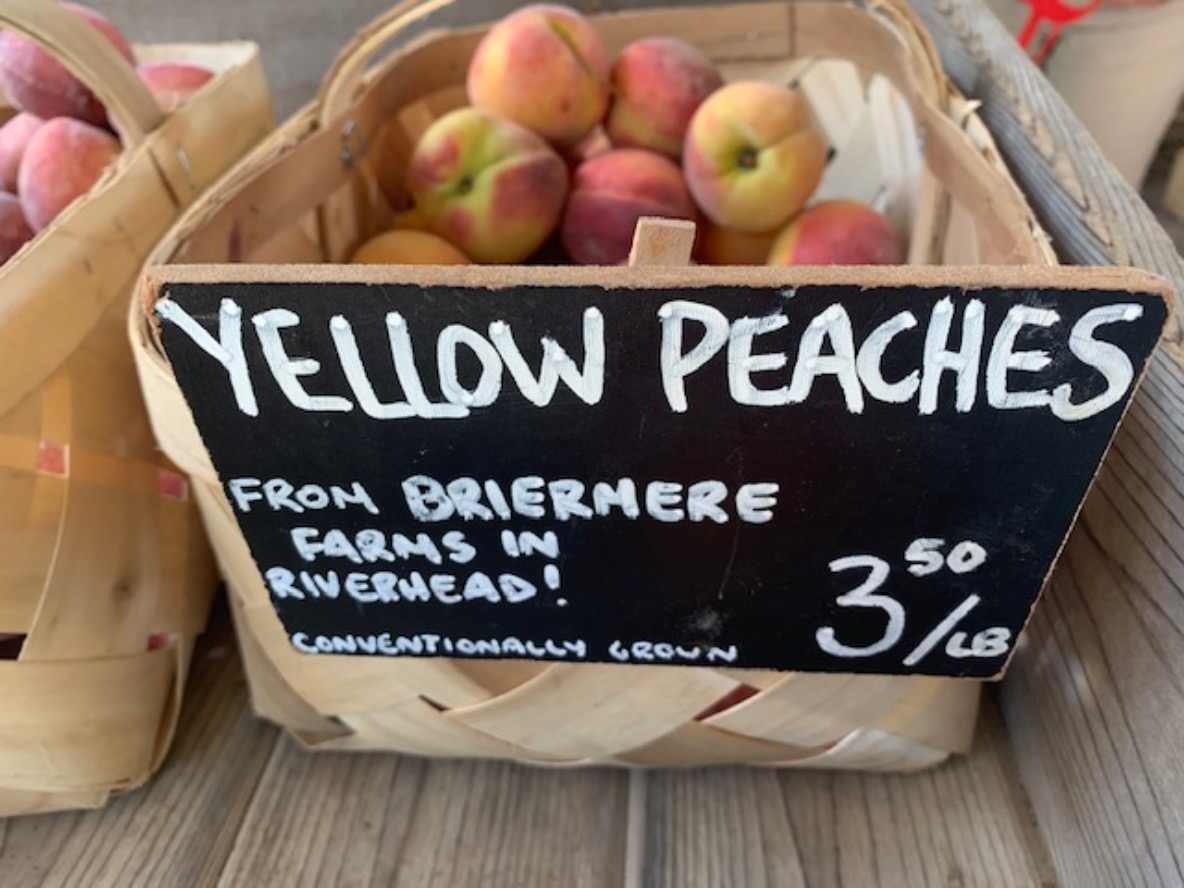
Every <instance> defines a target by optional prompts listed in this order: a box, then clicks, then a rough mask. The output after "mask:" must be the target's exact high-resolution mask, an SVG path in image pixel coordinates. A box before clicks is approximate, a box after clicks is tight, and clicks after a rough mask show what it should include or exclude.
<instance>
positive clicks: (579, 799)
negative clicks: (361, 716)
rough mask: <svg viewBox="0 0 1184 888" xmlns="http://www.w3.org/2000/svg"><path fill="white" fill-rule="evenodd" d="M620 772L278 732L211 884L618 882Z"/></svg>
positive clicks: (457, 886)
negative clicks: (345, 744) (354, 747)
mask: <svg viewBox="0 0 1184 888" xmlns="http://www.w3.org/2000/svg"><path fill="white" fill-rule="evenodd" d="M626 792H627V779H626V775H625V774H624V773H623V772H618V771H606V770H599V769H585V770H578V771H550V770H541V769H529V768H525V767H522V766H518V765H510V764H500V763H493V762H481V761H448V760H428V759H420V758H408V757H401V756H394V755H390V754H364V753H363V754H359V753H317V754H311V755H310V754H309V753H306V752H304V751H303V750H301V749H300V748H299V747H298V746H297V745H296V744H295V743H294V742H292V741H291V740H288V739H285V740H284V741H283V742H282V743H281V744H280V746H279V749H278V751H277V754H276V756H275V758H274V760H273V761H272V762H271V765H270V766H269V767H268V769H267V772H266V774H265V775H264V778H263V780H262V782H261V783H260V786H259V791H258V793H257V795H256V797H255V800H254V803H253V804H252V806H251V811H250V813H249V815H248V816H247V818H246V820H245V821H244V822H243V824H242V828H241V831H240V833H239V839H238V843H237V845H236V847H235V850H234V853H233V854H232V855H231V857H230V860H229V861H228V863H227V867H226V869H225V871H224V873H223V875H222V878H221V880H220V882H219V885H221V886H225V888H233V886H239V885H259V884H272V885H284V886H292V888H295V886H305V885H307V886H317V888H321V886H334V885H341V886H344V885H351V886H353V885H374V886H380V885H409V886H416V888H470V886H471V888H485V886H502V885H506V886H510V885H513V886H535V885H537V886H540V888H541V886H553V885H556V886H557V885H562V886H573V888H576V886H578V888H599V886H610V885H619V884H621V869H622V861H623V860H624V823H625V805H626Z"/></svg>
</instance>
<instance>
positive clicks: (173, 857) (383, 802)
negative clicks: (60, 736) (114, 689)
mask: <svg viewBox="0 0 1184 888" xmlns="http://www.w3.org/2000/svg"><path fill="white" fill-rule="evenodd" d="M228 631H229V628H228V625H227V623H226V622H225V620H224V619H222V620H220V621H219V622H218V625H217V628H216V630H215V633H214V634H213V635H212V636H207V638H206V639H205V640H204V641H203V650H202V652H201V653H200V654H199V657H198V659H197V661H196V669H195V672H194V675H193V680H192V682H191V685H190V693H189V696H188V701H187V706H186V710H185V715H184V717H183V720H182V724H181V728H180V734H179V736H178V741H177V745H176V746H175V747H174V750H173V753H172V755H171V756H170V757H169V759H168V761H167V763H166V765H165V767H164V768H163V770H162V771H161V772H160V773H159V774H158V775H157V777H156V779H155V780H154V781H153V782H152V783H151V784H150V785H149V786H148V787H146V788H144V789H141V790H138V791H136V792H133V793H129V794H128V795H126V796H124V797H122V798H119V799H117V800H115V801H114V802H112V803H111V804H110V805H109V806H108V807H106V808H105V809H103V810H101V811H94V812H86V813H73V814H53V815H42V816H37V817H27V818H18V819H13V820H9V821H0V872H3V873H4V879H3V881H0V884H4V885H10V884H11V885H14V886H17V885H19V886H21V888H26V886H27V888H33V886H54V888H56V886H80V888H82V886H85V888H91V886H94V888H123V886H140V885H142V886H146V888H147V886H151V888H157V886H166V888H167V886H177V888H181V886H185V888H188V886H202V888H206V886H222V888H232V886H235V888H237V886H239V885H284V886H304V885H308V886H313V885H315V886H318V888H320V886H355V888H361V886H376V888H377V886H392V885H397V886H410V888H445V886H447V888H487V886H499V888H500V886H515V888H535V886H537V888H552V886H557V885H563V886H579V888H600V886H629V888H665V886H671V888H673V886H686V888H715V886H722V885H727V886H741V885H743V886H746V888H748V886H752V888H761V886H767V888H780V886H793V885H808V886H815V885H818V886H843V885H850V886H864V885H871V884H876V885H909V886H930V885H932V886H945V885H951V884H956V885H960V886H964V888H973V886H984V888H992V886H996V885H1001V884H1006V885H1016V886H1022V885H1041V884H1049V883H1050V877H1049V867H1048V865H1047V863H1046V860H1047V852H1046V850H1045V849H1044V847H1043V845H1042V842H1041V839H1040V837H1039V836H1038V835H1036V833H1034V832H1033V831H1032V830H1031V828H1030V814H1029V812H1028V810H1027V806H1026V802H1025V800H1024V795H1023V790H1022V788H1021V787H1020V786H1019V783H1018V781H1017V779H1016V777H1015V763H1014V762H1013V761H1012V759H1011V751H1010V748H1009V745H1008V739H1007V736H1006V734H1005V733H1004V731H1003V730H1002V726H1001V719H1000V716H999V712H998V708H997V704H996V703H995V701H994V698H993V696H989V697H988V700H987V703H986V704H985V707H984V712H983V716H982V723H981V726H980V730H979V732H978V735H977V738H976V742H975V746H974V749H973V750H972V752H971V753H970V754H969V755H967V756H964V757H956V758H953V759H951V760H950V761H948V762H947V763H945V764H943V765H941V766H939V767H938V768H935V769H931V770H928V771H923V772H920V773H917V774H897V775H862V774H853V773H826V772H791V771H779V770H772V769H758V768H708V769H698V770H682V771H640V770H639V771H632V772H631V771H625V770H610V769H575V770H568V769H555V770H550V769H542V768H527V767H522V766H518V765H512V764H506V763H499V762H480V761H450V760H430V759H418V758H410V757H402V756H395V755H386V754H367V753H308V752H305V751H304V750H303V749H301V748H300V747H299V746H298V745H297V744H296V743H295V742H294V741H293V740H291V739H289V738H288V737H287V736H282V735H280V734H279V732H277V731H276V730H275V729H274V728H272V727H270V726H268V725H266V724H265V723H263V722H262V721H259V720H257V719H255V718H253V717H252V716H251V714H250V712H249V710H248V702H247V699H246V693H245V687H244V680H243V676H242V671H241V664H240V661H239V657H238V654H237V651H236V650H235V649H234V647H233V645H232V643H231V640H230V639H229V638H228V635H227V633H228Z"/></svg>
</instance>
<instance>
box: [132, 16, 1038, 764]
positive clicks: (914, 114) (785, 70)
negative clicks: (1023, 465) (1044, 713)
mask: <svg viewBox="0 0 1184 888" xmlns="http://www.w3.org/2000/svg"><path fill="white" fill-rule="evenodd" d="M445 5H447V4H446V3H444V2H440V0H438V2H427V3H420V2H408V3H403V4H400V5H398V6H396V7H395V8H394V9H392V10H391V11H390V12H389V13H388V14H386V15H384V16H382V17H381V18H379V19H378V20H376V21H375V22H374V23H372V24H371V25H370V26H369V27H367V28H366V29H364V30H363V31H361V32H360V33H359V34H358V35H357V36H356V38H355V39H354V40H353V41H352V42H351V43H350V44H349V45H348V46H346V47H345V48H344V49H343V51H342V52H341V54H340V55H339V57H338V59H337V61H336V62H335V64H334V65H333V66H332V68H331V70H330V71H329V72H328V74H327V76H326V78H325V80H324V83H323V86H322V90H321V93H320V95H319V97H318V99H317V100H316V101H314V102H313V103H311V104H310V105H308V106H307V107H305V108H304V109H303V110H302V111H300V112H299V113H298V114H297V115H296V116H294V117H293V118H292V119H290V120H289V121H287V122H286V123H285V124H283V125H282V126H281V127H280V129H279V130H278V131H277V132H276V133H275V134H274V136H273V137H272V138H271V139H269V140H267V141H266V142H265V143H263V144H262V145H260V146H259V148H257V149H256V150H255V151H254V152H252V153H251V154H250V155H249V157H248V158H246V159H245V160H244V162H243V163H241V164H239V165H238V166H236V168H235V169H234V170H233V171H232V173H231V174H229V175H228V176H227V177H226V178H225V179H224V180H223V181H222V182H221V183H220V184H219V185H218V186H217V187H216V188H215V189H213V190H212V191H211V193H210V194H209V195H208V197H207V198H206V199H204V200H202V201H199V202H198V204H197V205H195V207H194V208H193V210H192V211H191V212H189V213H188V214H187V215H186V216H185V217H184V218H183V219H182V221H181V223H179V225H178V226H177V227H176V228H175V229H174V230H173V231H172V232H171V233H170V236H169V237H168V239H167V241H166V242H165V243H164V244H162V247H161V249H160V250H159V251H158V252H157V253H156V256H155V258H156V260H158V261H159V262H161V263H223V262H228V261H231V262H233V261H242V260H245V261H249V262H263V263H274V262H287V263H300V262H325V261H342V259H343V257H344V256H346V255H347V253H348V251H349V250H350V249H351V248H352V247H353V246H354V245H356V244H357V243H358V242H359V240H360V239H361V238H363V237H365V236H368V235H369V234H372V233H374V232H376V231H377V230H379V229H380V228H381V227H382V226H383V225H385V224H386V222H387V221H388V220H389V219H390V218H391V216H392V214H393V213H395V212H397V211H399V210H400V209H402V208H403V206H404V200H405V194H404V191H403V187H402V182H401V171H402V168H403V162H404V160H405V159H406V157H407V156H408V154H409V152H410V149H411V146H412V145H413V143H414V141H415V139H416V138H417V136H418V135H419V134H420V133H421V132H422V131H423V130H424V128H425V127H426V126H427V125H428V124H430V123H431V122H432V121H433V120H434V119H436V118H437V117H439V116H440V115H441V114H442V113H444V112H445V111H447V110H449V109H451V108H453V107H455V106H457V105H460V104H463V102H464V101H465V97H464V88H463V78H464V72H465V69H466V65H467V60H468V58H469V56H470V53H471V52H472V50H473V48H474V46H475V45H476V42H477V41H478V39H479V38H480V36H481V34H482V33H483V29H482V28H480V27H478V28H473V29H467V30H436V31H430V32H426V33H420V34H419V35H418V36H416V37H414V38H412V39H405V40H404V42H403V45H402V46H401V47H400V48H398V49H397V50H396V51H394V53H393V54H392V55H389V56H388V57H387V58H386V59H385V60H384V61H383V62H382V63H381V64H377V65H375V64H374V63H373V57H374V55H375V53H376V51H377V50H378V48H379V47H384V46H387V45H389V43H390V42H391V41H392V39H396V38H400V37H404V36H405V35H406V33H407V31H408V29H410V28H411V27H412V24H413V23H418V21H419V20H421V19H423V18H425V17H426V16H427V15H428V14H430V13H432V12H433V11H434V10H436V9H438V8H440V7H442V6H445ZM592 20H593V22H594V23H595V25H596V26H597V28H598V29H599V30H600V32H601V34H602V35H603V37H604V38H605V40H606V42H607V44H608V46H609V48H610V51H611V50H615V49H616V48H619V47H620V46H622V45H623V44H624V43H626V42H627V41H629V40H631V39H633V38H636V37H638V36H641V35H646V34H669V35H676V36H681V37H683V38H685V39H688V40H690V41H691V42H693V43H695V44H697V45H698V46H700V47H701V48H702V49H703V50H705V51H706V52H707V53H708V54H709V55H710V56H711V57H712V58H713V59H715V60H716V62H717V63H718V64H719V65H720V67H721V69H722V70H723V72H724V73H725V76H726V77H727V78H729V79H732V78H739V77H761V78H767V79H770V80H774V81H779V82H790V81H798V82H800V84H801V86H802V88H803V89H804V90H805V91H806V93H807V95H808V96H809V97H810V99H811V100H812V103H813V105H814V107H815V108H816V109H817V111H818V113H819V115H820V118H821V122H822V125H823V126H824V128H825V130H826V133H827V136H828V137H829V139H830V142H831V145H832V146H833V147H834V157H833V159H832V161H831V162H830V165H829V168H828V171H827V174H826V178H825V180H824V182H823V184H822V186H821V188H820V195H822V196H825V195H831V196H838V195H843V196H850V197H855V198H862V199H864V200H867V201H869V202H871V203H873V204H874V205H876V206H877V207H879V208H881V209H883V210H884V211H885V212H887V213H888V214H889V216H890V217H891V218H892V219H893V220H894V221H895V223H896V224H897V225H898V226H899V227H900V229H901V231H902V232H904V233H906V234H907V236H908V238H909V243H910V251H909V255H910V260H909V261H910V262H912V263H919V264H938V263H946V264H978V263H983V264H1030V265H1045V264H1052V263H1053V262H1054V259H1053V256H1052V253H1051V250H1050V249H1049V246H1048V242H1047V239H1046V238H1045V236H1044V235H1043V233H1042V232H1041V231H1040V229H1039V227H1038V225H1037V224H1036V222H1035V221H1034V219H1033V216H1032V214H1031V212H1030V210H1029V208H1028V206H1027V205H1026V203H1025V201H1024V199H1023V196H1022V195H1021V193H1020V191H1019V190H1018V188H1017V187H1016V185H1015V184H1014V182H1013V181H1012V180H1011V179H1010V178H1009V176H1008V174H1007V172H1006V170H1005V169H1004V168H1003V166H1002V165H1001V163H1000V161H999V159H998V156H997V154H996V152H995V150H994V148H993V146H992V143H991V140H990V137H989V134H988V133H987V131H986V130H985V128H984V127H983V125H982V123H981V121H980V120H979V119H978V118H977V117H976V116H975V114H974V109H973V107H971V106H970V105H968V104H967V103H966V102H965V101H963V100H962V99H961V98H959V96H957V95H956V94H954V92H953V90H952V88H951V86H950V84H949V82H948V80H947V79H946V77H945V76H944V74H943V71H942V69H941V67H940V63H939V61H938V59H937V56H936V53H935V51H934V49H933V47H932V45H931V43H930V41H929V39H928V36H927V34H926V33H924V31H923V29H922V26H921V25H920V24H919V22H917V21H916V20H915V19H914V17H913V16H912V14H911V13H910V12H909V11H908V9H907V7H906V6H905V5H903V4H902V3H897V2H873V3H871V4H870V5H868V6H866V7H860V6H854V5H840V4H837V3H818V2H794V3H785V2H780V3H763V4H751V5H727V6H702V7H696V8H695V9H694V10H693V12H692V11H690V10H688V9H687V8H685V7H684V8H677V9H668V10H653V9H650V10H640V11H634V12H629V13H618V14H603V15H594V16H592ZM129 320H130V334H131V337H132V341H133V349H134V351H135V354H136V358H137V362H138V368H139V371H140V376H141V381H142V384H143V386H144V390H145V395H146V399H147V402H148V404H149V408H150V411H151V414H152V417H153V422H154V426H155V429H156V432H157V435H158V436H159V439H160V441H161V444H162V446H163V447H164V449H165V450H166V452H167V453H169V455H170V456H172V457H173V459H174V460H176V462H177V463H178V464H179V465H180V466H182V467H183V468H184V470H185V471H186V472H187V473H188V474H189V476H190V478H191V479H192V481H193V486H194V490H195V492H196V495H197V499H198V503H199V505H200V506H201V508H202V513H203V515H204V517H205V520H206V527H207V529H208V531H209V534H210V538H211V540H212V543H213V546H214V549H215V552H216V555H217V557H218V561H219V564H220V567H221V569H222V572H223V574H224V576H225V578H226V581H227V583H228V586H229V589H230V592H231V600H232V604H233V611H234V614H235V617H236V623H237V628H238V633H239V634H238V637H239V640H240V644H241V647H242V651H243V655H244V659H245V662H246V664H247V671H248V676H249V681H250V687H251V691H252V696H253V701H254V705H255V708H256V710H257V711H258V712H259V713H260V714H261V715H262V716H264V717H266V718H269V719H271V720H273V721H276V722H278V723H280V724H281V725H284V726H286V727H287V728H288V729H290V730H291V732H292V733H294V734H295V735H296V736H297V737H298V738H299V739H300V740H301V741H303V742H304V743H305V744H306V745H307V746H309V747H311V748H314V749H379V750H398V751H401V752H407V753H413V754H420V755H433V756H476V757H490V758H504V759H513V760H517V761H524V762H531V763H536V764H547V765H585V764H620V765H649V766H675V765H701V764H711V763H753V764H765V765H777V766H791V765H792V766H810V767H829V768H861V769H885V770H894V769H908V768H919V767H924V766H928V765H931V764H934V763H936V762H939V761H941V760H942V759H944V758H945V757H946V756H947V755H948V754H949V753H951V752H952V751H959V750H964V749H965V748H966V746H967V744H968V742H969V739H970V736H971V733H972V731H973V726H974V720H975V713H976V710H977V703H978V695H979V691H980V685H979V684H977V683H975V682H972V681H965V680H951V679H940V678H927V677H878V676H861V677H856V676H849V675H813V674H785V673H776V672H763V671H736V670H726V669H711V668H703V667H663V666H636V665H589V664H544V663H531V662H519V661H474V660H470V661H464V660H448V659H433V660H429V659H387V658H364V657H361V658H357V657H337V656H317V657H310V656H306V655H301V654H299V653H297V652H295V651H294V650H293V649H292V647H291V646H290V645H289V642H288V639H287V637H286V635H285V633H284V631H283V629H282V627H281V625H280V623H279V621H278V619H277V618H276V616H275V613H274V612H273V610H272V606H271V604H270V602H269V600H268V593H267V591H266V590H265V587H264V583H263V581H262V579H261V577H260V575H259V572H258V570H257V568H256V565H255V563H254V562H253V561H252V559H251V556H250V553H249V552H248V549H247V546H246V544H245V542H244V540H243V537H242V536H241V535H240V533H239V531H238V529H237V526H236V524H235V521H234V518H233V515H232V512H231V509H230V507H229V505H228V503H227V501H226V499H225V497H224V495H223V491H222V488H221V486H220V483H219V480H218V477H217V474H216V473H215V471H214V469H213V468H212V466H211V464H210V461H209V457H208V455H207V453H206V451H205V449H204V448H203V446H202V443H201V439H200V437H199V435H198V433H197V430H196V428H195V427H194V424H193V419H192V417H191V415H190V413H189V411H188V408H187V406H186V404H185V402H184V400H183V397H182V395H181V392H180V390H179V389H178V387H177V384H176V381H175V379H174V378H173V376H172V374H171V372H170V368H169V366H168V364H167V362H166V361H165V359H164V358H163V356H162V354H161V352H160V350H159V348H158V345H157V343H156V342H155V340H154V334H153V329H152V324H151V320H150V319H149V318H148V316H147V313H146V312H145V311H144V310H143V307H142V306H140V307H137V306H133V308H132V311H131V314H130V318H129Z"/></svg>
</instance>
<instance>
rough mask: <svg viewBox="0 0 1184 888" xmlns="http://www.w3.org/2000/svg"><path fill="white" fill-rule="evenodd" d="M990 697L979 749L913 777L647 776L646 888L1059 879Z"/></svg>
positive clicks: (641, 880)
mask: <svg viewBox="0 0 1184 888" xmlns="http://www.w3.org/2000/svg"><path fill="white" fill-rule="evenodd" d="M1014 769H1015V762H1014V761H1013V760H1012V759H1011V752H1010V749H1009V746H1008V741H1007V736H1006V734H1005V732H1004V731H1003V727H1002V722H1001V719H1000V717H999V713H998V710H997V708H996V704H995V701H994V698H993V697H988V698H987V701H986V703H985V704H984V708H983V715H982V720H981V724H980V726H979V731H978V733H977V736H976V740H975V745H974V748H973V750H972V752H971V753H970V755H968V756H965V757H960V758H956V759H953V760H951V761H949V762H947V763H946V764H944V765H942V766H939V767H938V768H934V769H930V770H927V771H921V772H918V773H916V774H883V775H877V774H857V773H843V772H810V771H794V770H760V769H718V770H707V771H666V772H662V771H658V772H653V773H650V774H646V775H642V776H639V777H638V778H636V779H635V781H634V791H635V792H636V793H640V794H641V796H642V798H643V799H644V812H645V814H644V820H643V822H642V825H641V826H640V827H639V829H640V830H641V832H642V833H643V834H644V835H643V840H642V841H643V846H644V849H645V850H644V854H642V855H641V860H642V862H641V865H640V873H639V877H638V879H637V881H636V882H635V884H638V885H644V886H646V888H659V886H661V888H676V886H679V888H681V886H686V888H709V886H718V885H744V886H750V888H781V886H792V885H808V886H844V885H849V886H867V885H908V886H923V885H934V886H938V885H958V886H964V888H970V886H984V888H988V886H1002V885H1008V886H1023V885H1043V884H1051V882H1052V872H1051V867H1050V865H1049V863H1048V858H1047V854H1046V850H1045V849H1044V847H1043V845H1042V843H1041V840H1040V838H1039V837H1038V836H1037V835H1036V833H1035V832H1034V831H1033V830H1032V829H1031V823H1030V819H1029V818H1030V813H1029V811H1028V810H1027V805H1026V801H1025V800H1024V798H1023V795H1022V791H1021V790H1020V788H1019V783H1018V780H1017V779H1016V775H1015V773H1014Z"/></svg>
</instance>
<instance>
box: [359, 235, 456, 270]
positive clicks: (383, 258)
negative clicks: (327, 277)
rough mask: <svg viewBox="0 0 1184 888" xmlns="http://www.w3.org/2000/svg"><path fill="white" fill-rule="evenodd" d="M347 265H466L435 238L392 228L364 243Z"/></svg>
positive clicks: (445, 243)
mask: <svg viewBox="0 0 1184 888" xmlns="http://www.w3.org/2000/svg"><path fill="white" fill-rule="evenodd" d="M349 261H350V262H352V263H354V264H355V265H468V264H469V257H468V256H466V255H465V254H464V253H462V252H461V251H460V250H458V249H457V248H456V247H454V246H453V245H452V244H450V243H448V241H446V240H444V238H442V237H440V236H439V235H438V234H432V233H431V232H428V231H415V230H414V229H411V228H396V229H394V230H391V231H384V232H383V233H382V234H377V235H375V236H374V237H372V238H370V239H369V240H367V241H366V242H365V243H363V244H362V245H361V246H360V247H358V248H357V249H356V250H355V251H354V253H353V255H352V256H350V258H349Z"/></svg>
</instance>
